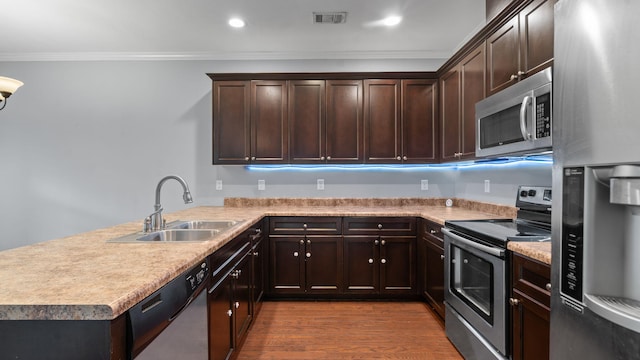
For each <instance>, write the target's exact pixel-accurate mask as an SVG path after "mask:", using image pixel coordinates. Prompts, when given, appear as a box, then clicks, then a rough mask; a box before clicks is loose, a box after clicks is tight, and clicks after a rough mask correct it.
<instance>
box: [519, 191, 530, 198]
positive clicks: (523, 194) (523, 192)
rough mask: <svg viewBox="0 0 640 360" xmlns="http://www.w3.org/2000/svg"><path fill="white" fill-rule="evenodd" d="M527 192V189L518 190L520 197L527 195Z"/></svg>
mask: <svg viewBox="0 0 640 360" xmlns="http://www.w3.org/2000/svg"><path fill="white" fill-rule="evenodd" d="M528 193H529V192H528V191H527V190H522V191H520V197H527V194H528Z"/></svg>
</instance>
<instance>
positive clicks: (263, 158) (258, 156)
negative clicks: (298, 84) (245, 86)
mask: <svg viewBox="0 0 640 360" xmlns="http://www.w3.org/2000/svg"><path fill="white" fill-rule="evenodd" d="M288 128H289V124H288V121H287V81H285V80H276V81H274V80H253V81H251V159H250V161H251V162H252V163H283V162H286V161H288V160H289V146H288V145H289V139H288V131H289V129H288Z"/></svg>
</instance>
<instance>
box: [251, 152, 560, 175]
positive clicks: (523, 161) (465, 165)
mask: <svg viewBox="0 0 640 360" xmlns="http://www.w3.org/2000/svg"><path fill="white" fill-rule="evenodd" d="M552 164H553V160H552V159H551V156H546V155H545V156H525V157H503V158H497V159H490V160H475V161H465V162H457V163H450V164H449V163H448V164H406V165H400V164H397V165H395V164H388V165H385V164H333V165H296V164H291V165H246V166H245V168H246V169H247V170H250V171H374V172H376V171H377V172H381V171H396V172H420V171H441V170H463V169H478V170H481V169H491V168H506V167H527V166H551V165H552Z"/></svg>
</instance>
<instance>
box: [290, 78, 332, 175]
mask: <svg viewBox="0 0 640 360" xmlns="http://www.w3.org/2000/svg"><path fill="white" fill-rule="evenodd" d="M288 102H289V105H288V106H289V123H290V128H289V144H290V146H291V149H290V150H291V155H290V157H291V162H292V163H316V162H324V161H325V154H326V149H325V147H326V141H325V108H326V104H325V82H324V80H295V81H290V82H289V100H288Z"/></svg>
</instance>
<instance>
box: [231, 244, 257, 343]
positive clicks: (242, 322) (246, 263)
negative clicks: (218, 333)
mask: <svg viewBox="0 0 640 360" xmlns="http://www.w3.org/2000/svg"><path fill="white" fill-rule="evenodd" d="M235 274H236V275H235V281H234V283H233V285H234V286H233V309H232V310H233V312H234V317H233V320H234V324H233V329H234V348H236V349H238V348H240V346H241V344H242V341H243V339H244V337H245V335H246V333H247V330H249V325H250V324H251V319H252V316H251V257H250V256H245V257H244V258H243V260H241V261H240V263H238V265H237V266H236V268H235Z"/></svg>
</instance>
